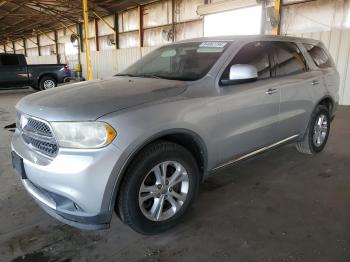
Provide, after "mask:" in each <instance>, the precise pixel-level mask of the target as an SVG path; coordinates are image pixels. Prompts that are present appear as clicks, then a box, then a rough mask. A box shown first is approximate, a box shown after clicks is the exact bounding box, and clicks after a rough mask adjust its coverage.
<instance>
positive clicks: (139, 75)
mask: <svg viewBox="0 0 350 262" xmlns="http://www.w3.org/2000/svg"><path fill="white" fill-rule="evenodd" d="M115 76H129V77H143V78H156V79H162V78H163V77H161V76H158V75H156V74H116V75H115Z"/></svg>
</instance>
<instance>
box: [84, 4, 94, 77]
mask: <svg viewBox="0 0 350 262" xmlns="http://www.w3.org/2000/svg"><path fill="white" fill-rule="evenodd" d="M82 2H83V17H84V32H85V47H86V50H85V54H86V71H87V80H92V67H91V52H90V43H89V38H90V37H89V9H88V0H83V1H82Z"/></svg>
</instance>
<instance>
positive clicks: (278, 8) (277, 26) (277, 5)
mask: <svg viewBox="0 0 350 262" xmlns="http://www.w3.org/2000/svg"><path fill="white" fill-rule="evenodd" d="M274 18H275V21H276V24H275V26H274V27H273V28H272V34H273V35H279V34H280V26H281V0H275V7H274Z"/></svg>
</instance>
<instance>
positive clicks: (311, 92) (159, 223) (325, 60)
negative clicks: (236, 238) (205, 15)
mask: <svg viewBox="0 0 350 262" xmlns="http://www.w3.org/2000/svg"><path fill="white" fill-rule="evenodd" d="M338 86H339V75H338V73H337V70H336V69H335V66H334V62H333V60H332V58H331V57H330V55H329V53H328V52H327V51H326V50H325V48H324V45H323V44H322V43H320V42H318V41H315V40H309V39H301V38H289V37H273V36H248V37H247V36H245V37H220V38H199V39H191V40H187V41H183V42H179V43H175V44H170V45H167V46H164V47H161V48H159V49H157V50H155V51H153V52H152V53H150V54H149V55H147V56H145V57H144V58H143V59H141V60H139V61H138V62H136V63H135V64H134V65H132V66H131V67H129V68H128V69H126V70H125V71H124V72H123V73H122V74H119V75H117V76H115V77H113V78H111V79H106V80H97V81H89V82H86V83H78V84H72V85H69V86H65V87H60V88H56V89H52V90H48V91H44V92H40V93H36V94H33V95H29V96H27V97H25V98H23V99H22V100H21V101H20V102H19V103H18V104H17V114H18V116H17V130H16V132H15V134H14V137H13V140H12V158H13V166H14V168H15V169H16V170H17V171H18V172H19V174H20V175H21V179H22V182H23V185H24V187H25V188H26V189H27V191H28V192H29V194H31V195H32V197H33V198H34V199H35V200H36V201H37V202H38V204H39V205H40V206H42V208H43V209H45V210H46V211H47V212H48V213H49V214H51V215H52V216H54V217H56V218H57V219H58V220H60V221H63V222H64V223H67V224H70V225H72V226H76V227H79V228H85V229H102V228H106V227H108V226H109V224H110V221H111V217H112V213H113V211H114V210H115V211H116V213H117V214H118V216H119V217H120V218H121V220H122V221H123V222H125V223H126V224H127V225H129V226H130V227H131V228H133V229H134V230H135V231H137V232H140V233H144V234H154V233H158V232H160V231H163V230H166V229H168V228H170V227H171V226H173V225H175V224H176V223H178V222H179V220H180V219H181V218H182V217H183V215H184V214H185V212H186V211H187V210H188V209H189V207H190V205H191V204H192V202H193V200H194V198H195V196H196V193H197V191H198V186H199V184H200V182H201V181H202V180H203V179H204V178H206V177H207V176H208V175H209V174H211V173H213V172H214V171H216V170H219V169H221V168H223V167H225V166H227V165H229V164H233V163H236V162H237V161H239V160H242V159H245V158H247V157H250V156H253V155H255V154H257V153H260V152H263V151H265V150H267V149H270V148H273V147H276V146H279V145H282V144H286V143H296V148H297V149H298V150H299V151H300V152H302V153H308V154H316V153H319V152H320V151H322V150H323V148H324V147H325V144H326V142H327V138H328V135H329V131H330V122H331V120H332V118H333V117H334V115H335V112H336V108H337V104H338Z"/></svg>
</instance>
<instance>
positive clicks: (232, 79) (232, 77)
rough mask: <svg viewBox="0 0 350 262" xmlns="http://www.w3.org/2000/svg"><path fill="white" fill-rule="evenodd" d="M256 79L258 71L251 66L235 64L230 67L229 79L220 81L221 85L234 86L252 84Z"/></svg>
mask: <svg viewBox="0 0 350 262" xmlns="http://www.w3.org/2000/svg"><path fill="white" fill-rule="evenodd" d="M257 79H258V71H257V69H256V67H255V66H253V65H244V64H237V65H232V66H231V67H230V74H229V79H222V80H221V84H222V85H234V84H241V83H247V82H254V81H256V80H257Z"/></svg>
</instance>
